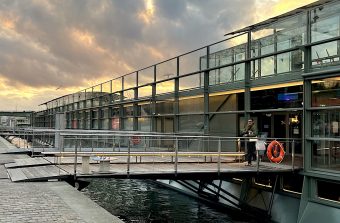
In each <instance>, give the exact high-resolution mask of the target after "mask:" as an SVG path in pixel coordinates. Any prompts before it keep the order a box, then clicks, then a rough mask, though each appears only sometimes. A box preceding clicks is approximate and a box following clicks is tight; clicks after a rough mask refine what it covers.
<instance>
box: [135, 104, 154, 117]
mask: <svg viewBox="0 0 340 223" xmlns="http://www.w3.org/2000/svg"><path fill="white" fill-rule="evenodd" d="M151 109H152V104H151V102H150V103H147V104H139V105H138V116H148V115H151Z"/></svg>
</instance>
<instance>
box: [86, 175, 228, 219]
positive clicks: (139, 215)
mask: <svg viewBox="0 0 340 223" xmlns="http://www.w3.org/2000/svg"><path fill="white" fill-rule="evenodd" d="M84 193H85V195H87V196H88V197H90V198H91V199H92V200H94V201H95V202H97V203H98V204H99V205H100V206H102V207H103V208H105V209H106V210H107V211H109V212H110V213H112V214H113V215H115V216H117V217H119V218H120V219H122V220H123V221H125V222H180V223H182V222H190V223H191V222H227V223H228V222H234V221H233V220H232V219H231V218H230V217H229V216H228V215H227V214H225V213H222V212H220V211H218V210H216V209H214V208H212V207H210V206H208V205H206V204H204V203H202V202H199V201H197V200H196V199H194V198H191V197H188V196H186V195H183V194H181V193H179V192H176V191H173V190H170V189H168V188H165V187H162V186H160V185H159V184H157V183H156V182H153V181H147V180H116V179H93V180H91V183H90V185H89V186H88V187H87V188H86V189H84Z"/></svg>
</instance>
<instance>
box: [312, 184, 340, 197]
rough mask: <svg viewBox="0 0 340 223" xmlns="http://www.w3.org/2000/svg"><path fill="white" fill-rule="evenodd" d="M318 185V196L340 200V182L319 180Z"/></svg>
mask: <svg viewBox="0 0 340 223" xmlns="http://www.w3.org/2000/svg"><path fill="white" fill-rule="evenodd" d="M317 187H318V197H320V198H323V199H327V200H332V201H337V202H340V190H339V188H340V184H339V183H333V182H327V181H321V180H320V181H319V180H318V181H317Z"/></svg>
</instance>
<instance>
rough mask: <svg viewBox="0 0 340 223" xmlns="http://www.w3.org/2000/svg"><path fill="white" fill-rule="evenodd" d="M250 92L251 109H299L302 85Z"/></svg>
mask: <svg viewBox="0 0 340 223" xmlns="http://www.w3.org/2000/svg"><path fill="white" fill-rule="evenodd" d="M267 87H268V89H265V88H266V86H264V87H262V88H264V90H258V91H251V109H252V110H259V109H275V108H301V107H302V101H303V98H302V94H303V87H302V85H298V86H290V87H281V88H272V87H273V86H267Z"/></svg>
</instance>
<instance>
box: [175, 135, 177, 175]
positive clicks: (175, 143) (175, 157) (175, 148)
mask: <svg viewBox="0 0 340 223" xmlns="http://www.w3.org/2000/svg"><path fill="white" fill-rule="evenodd" d="M177 170H178V138H177V137H176V140H175V176H176V177H177Z"/></svg>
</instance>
